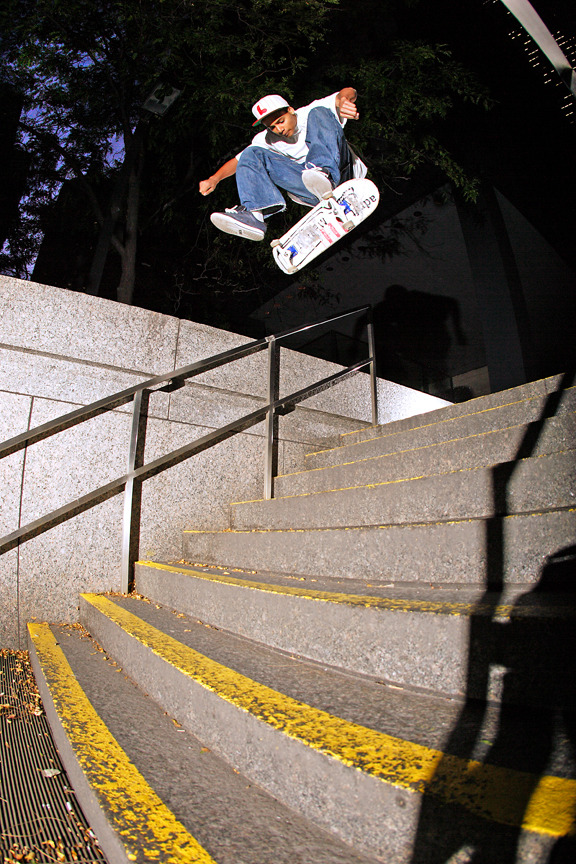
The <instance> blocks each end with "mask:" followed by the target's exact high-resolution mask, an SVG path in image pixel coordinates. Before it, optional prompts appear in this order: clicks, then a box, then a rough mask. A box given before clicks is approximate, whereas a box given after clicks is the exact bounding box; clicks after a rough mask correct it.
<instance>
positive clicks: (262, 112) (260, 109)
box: [252, 94, 290, 126]
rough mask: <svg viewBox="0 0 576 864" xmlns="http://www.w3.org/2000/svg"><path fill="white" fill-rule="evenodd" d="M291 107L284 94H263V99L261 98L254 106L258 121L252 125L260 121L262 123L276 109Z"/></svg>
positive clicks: (253, 111)
mask: <svg viewBox="0 0 576 864" xmlns="http://www.w3.org/2000/svg"><path fill="white" fill-rule="evenodd" d="M289 107H290V106H289V105H288V102H286V100H285V99H283V98H282V96H278V95H277V94H273V95H271V96H263V97H262V99H259V100H258V102H256V104H255V105H253V106H252V113H253V114H254V116H255V117H256V122H255V123H253V124H252V125H253V126H256V125H257V124H258V123H261V122H262V120H265V119H266V117H268V115H269V114H273V113H274V111H278V109H279V108H289Z"/></svg>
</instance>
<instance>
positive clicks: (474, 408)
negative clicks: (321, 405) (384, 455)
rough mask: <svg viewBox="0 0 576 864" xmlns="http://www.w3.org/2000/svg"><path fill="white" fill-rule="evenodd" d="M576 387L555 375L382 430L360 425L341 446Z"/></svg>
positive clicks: (382, 426) (396, 422)
mask: <svg viewBox="0 0 576 864" xmlns="http://www.w3.org/2000/svg"><path fill="white" fill-rule="evenodd" d="M573 385H574V378H573V376H571V375H570V374H566V375H553V376H550V377H549V378H541V379H539V380H538V381H531V382H529V383H528V384H521V385H519V386H518V387H511V388H510V389H508V390H499V391H498V392H497V393H489V394H488V395H486V396H477V397H476V398H475V399H468V400H467V401H466V402H455V403H453V404H451V405H447V406H443V407H441V408H437V409H435V410H434V411H428V412H427V413H425V414H415V415H413V416H412V417H404V418H402V419H401V420H393V421H391V422H390V423H385V424H380V425H379V426H370V427H368V428H366V426H365V425H362V426H360V425H359V426H358V429H356V430H351V431H348V432H343V433H342V436H341V442H340V443H341V444H343V445H345V444H353V443H356V442H357V441H363V440H368V439H369V438H373V437H377V436H378V435H379V434H381V432H382V430H385V429H387V430H389V431H390V432H391V433H396V432H403V431H406V430H408V429H413V428H415V427H417V426H422V425H423V424H427V423H435V422H436V421H438V420H446V419H452V418H456V417H462V416H464V415H467V414H477V413H479V412H481V411H486V410H489V409H492V408H498V407H500V406H502V405H511V404H514V403H517V402H522V401H524V400H526V399H534V398H538V397H548V396H552V397H553V398H554V394H557V393H558V392H559V391H563V390H567V389H569V388H570V387H571V386H573Z"/></svg>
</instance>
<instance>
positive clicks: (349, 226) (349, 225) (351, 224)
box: [342, 220, 354, 231]
mask: <svg viewBox="0 0 576 864" xmlns="http://www.w3.org/2000/svg"><path fill="white" fill-rule="evenodd" d="M342 227H343V228H344V230H345V231H352V229H353V228H354V222H352V221H351V220H348V222H344V225H343V226H342Z"/></svg>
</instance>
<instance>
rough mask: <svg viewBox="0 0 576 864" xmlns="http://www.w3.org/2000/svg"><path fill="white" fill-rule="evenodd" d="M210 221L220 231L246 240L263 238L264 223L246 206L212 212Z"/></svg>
mask: <svg viewBox="0 0 576 864" xmlns="http://www.w3.org/2000/svg"><path fill="white" fill-rule="evenodd" d="M210 221H211V222H212V224H213V225H215V226H216V228H219V229H220V231H224V232H225V233H226V234H234V235H235V236H236V237H245V238H246V240H263V239H264V235H265V234H266V223H265V222H264V220H261V219H258V218H257V217H256V216H254V214H253V213H252V212H251V211H250V210H247V209H246V207H241V206H237V207H230V208H229V209H226V210H224V212H223V213H212V215H211V216H210Z"/></svg>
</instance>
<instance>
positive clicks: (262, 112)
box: [256, 105, 266, 117]
mask: <svg viewBox="0 0 576 864" xmlns="http://www.w3.org/2000/svg"><path fill="white" fill-rule="evenodd" d="M256 110H257V111H258V113H259V114H260V116H261V117H262V115H263V114H265V113H266V108H261V107H260V105H257V106H256Z"/></svg>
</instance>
